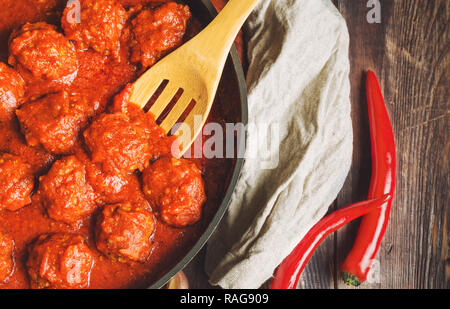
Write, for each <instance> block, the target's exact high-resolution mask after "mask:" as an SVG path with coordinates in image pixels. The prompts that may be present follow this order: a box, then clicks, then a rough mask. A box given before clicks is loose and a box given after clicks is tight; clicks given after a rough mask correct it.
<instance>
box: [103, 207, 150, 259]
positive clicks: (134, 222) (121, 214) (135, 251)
mask: <svg viewBox="0 0 450 309" xmlns="http://www.w3.org/2000/svg"><path fill="white" fill-rule="evenodd" d="M155 226H156V223H155V219H154V217H153V214H152V213H151V212H150V211H148V210H147V209H146V208H145V207H143V206H136V205H132V204H131V203H129V202H128V203H122V204H116V205H107V206H105V207H104V209H103V211H102V213H101V214H100V216H99V218H98V219H97V224H96V233H95V234H96V244H97V249H98V250H99V251H101V252H103V253H104V254H106V255H107V256H109V257H110V258H112V259H117V260H119V261H121V262H126V261H130V260H131V261H137V262H145V261H146V259H147V257H148V256H149V255H150V253H151V249H152V244H151V238H152V236H153V232H154V231H155Z"/></svg>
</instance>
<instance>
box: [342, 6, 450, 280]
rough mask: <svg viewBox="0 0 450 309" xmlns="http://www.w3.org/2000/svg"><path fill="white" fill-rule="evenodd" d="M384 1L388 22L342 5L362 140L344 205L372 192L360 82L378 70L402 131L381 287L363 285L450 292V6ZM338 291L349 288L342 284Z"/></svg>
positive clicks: (347, 241) (345, 244)
mask: <svg viewBox="0 0 450 309" xmlns="http://www.w3.org/2000/svg"><path fill="white" fill-rule="evenodd" d="M381 3H382V23H381V24H373V25H368V24H367V23H365V21H364V18H365V14H366V12H367V9H366V8H364V6H363V5H355V2H354V1H350V0H341V1H339V8H340V10H341V12H342V13H343V14H344V16H345V17H346V19H347V21H348V24H349V29H350V33H351V40H352V43H351V47H350V50H351V62H352V76H351V80H352V86H353V88H352V102H353V110H354V113H353V119H354V124H355V125H354V130H355V133H356V135H355V152H354V161H353V167H352V171H351V174H350V175H349V179H348V181H347V184H346V185H345V187H344V189H343V190H342V192H341V194H340V196H339V198H338V203H339V205H344V204H346V203H348V202H350V201H356V200H359V199H361V198H364V196H365V193H366V192H367V188H368V181H369V178H370V153H369V152H368V151H369V150H370V145H369V144H368V143H369V141H368V138H369V133H368V127H367V120H366V119H367V116H365V113H366V108H365V107H364V104H363V103H364V102H365V101H364V99H363V96H362V94H363V91H362V90H361V88H360V86H358V84H357V83H358V81H359V82H360V83H361V79H362V76H363V71H364V70H366V69H368V68H372V69H374V70H375V71H376V72H377V74H378V76H379V78H380V82H381V84H382V87H383V88H384V93H385V97H386V101H387V104H388V108H389V110H390V114H391V120H392V123H393V127H394V131H395V134H396V140H397V152H398V187H397V192H396V198H395V202H394V204H393V208H392V214H391V221H390V225H389V227H388V230H387V233H386V235H385V238H384V240H383V245H382V248H381V250H380V254H379V263H380V264H379V265H380V282H373V283H365V284H364V285H362V288H445V287H447V288H448V286H449V270H448V267H449V265H448V263H449V262H448V260H449V251H448V238H447V234H448V205H449V201H448V178H449V176H448V175H449V173H448V166H449V164H448V152H449V148H450V145H449V142H450V141H449V140H448V132H449V107H448V97H449V96H448V91H449V90H448V89H449V86H450V84H449V76H448V73H449V64H450V54H449V34H450V31H449V30H450V29H449V24H448V20H449V12H450V10H449V2H448V1H446V0H435V1H426V0H422V1H401V0H396V1H381ZM358 97H359V100H358ZM356 229H357V225H351V226H349V227H348V228H346V229H343V230H342V231H341V232H340V233H338V245H337V247H338V252H337V255H338V264H340V263H341V262H342V261H343V259H344V258H345V256H346V254H347V252H348V251H349V249H350V247H351V244H352V241H353V238H354V235H355V232H356ZM446 263H447V265H446ZM446 267H447V273H446ZM338 287H340V288H343V287H344V285H343V284H342V283H341V281H340V280H339V282H338Z"/></svg>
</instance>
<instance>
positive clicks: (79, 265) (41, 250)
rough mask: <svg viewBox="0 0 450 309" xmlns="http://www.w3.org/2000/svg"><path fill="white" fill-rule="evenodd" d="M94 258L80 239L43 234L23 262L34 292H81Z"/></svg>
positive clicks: (87, 284) (63, 234)
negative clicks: (69, 290)
mask: <svg viewBox="0 0 450 309" xmlns="http://www.w3.org/2000/svg"><path fill="white" fill-rule="evenodd" d="M93 265H94V257H93V255H92V252H91V250H90V249H89V248H88V247H87V246H86V244H85V241H84V239H83V237H81V236H80V235H74V234H66V233H59V234H44V235H41V236H40V237H39V238H38V239H37V241H36V242H35V243H34V244H33V245H32V246H30V247H29V255H28V260H27V263H26V266H27V270H28V275H29V276H30V279H31V287H32V288H34V289H45V288H55V289H68V288H71V289H74V288H75V289H83V288H87V287H89V279H90V273H91V269H92V266H93Z"/></svg>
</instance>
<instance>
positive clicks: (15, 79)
mask: <svg viewBox="0 0 450 309" xmlns="http://www.w3.org/2000/svg"><path fill="white" fill-rule="evenodd" d="M24 94H25V82H24V81H23V79H22V77H21V76H20V75H19V74H18V73H17V72H16V71H14V70H13V69H11V68H10V67H9V66H7V65H6V64H4V63H3V62H0V121H5V120H9V119H11V118H13V117H14V111H15V110H16V108H17V107H18V106H19V105H20V104H19V103H20V100H21V99H22V98H23V96H24Z"/></svg>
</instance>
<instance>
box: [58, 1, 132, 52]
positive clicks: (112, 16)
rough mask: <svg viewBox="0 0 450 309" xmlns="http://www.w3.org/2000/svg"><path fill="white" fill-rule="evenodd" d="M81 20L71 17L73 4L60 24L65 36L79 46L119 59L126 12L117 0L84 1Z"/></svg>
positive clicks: (65, 11)
mask: <svg viewBox="0 0 450 309" xmlns="http://www.w3.org/2000/svg"><path fill="white" fill-rule="evenodd" d="M80 2H81V14H80V19H81V20H80V21H79V22H78V21H77V20H74V18H73V16H72V12H73V9H74V8H73V7H71V6H69V7H66V9H65V10H64V13H63V16H62V20H61V26H62V28H63V29H64V32H65V34H66V37H67V38H69V39H70V40H73V41H75V42H76V44H77V47H79V48H80V49H86V48H88V47H91V48H92V49H94V50H95V51H97V52H99V53H101V54H104V55H113V56H114V57H115V58H118V55H119V50H120V36H121V33H122V29H123V28H124V26H125V23H126V21H127V18H128V16H127V12H126V11H125V9H124V8H123V7H122V5H121V4H120V3H118V2H117V1H116V0H81V1H80Z"/></svg>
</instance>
